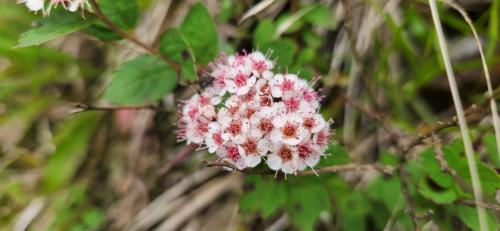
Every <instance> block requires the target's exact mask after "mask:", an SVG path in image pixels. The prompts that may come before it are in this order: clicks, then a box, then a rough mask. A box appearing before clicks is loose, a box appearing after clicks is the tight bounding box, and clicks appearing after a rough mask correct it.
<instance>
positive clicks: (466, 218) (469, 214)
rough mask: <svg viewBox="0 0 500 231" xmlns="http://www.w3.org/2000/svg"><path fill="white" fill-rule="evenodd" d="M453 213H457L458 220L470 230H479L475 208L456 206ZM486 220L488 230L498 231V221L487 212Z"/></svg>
mask: <svg viewBox="0 0 500 231" xmlns="http://www.w3.org/2000/svg"><path fill="white" fill-rule="evenodd" d="M455 211H456V212H457V214H458V217H460V220H462V222H464V223H465V224H466V225H467V226H468V227H469V228H471V229H472V230H480V229H479V219H478V217H477V212H476V208H472V207H467V206H463V205H458V206H456V208H455ZM486 220H487V221H488V230H490V231H497V230H499V228H500V227H499V225H498V219H497V218H496V217H495V215H493V214H492V213H491V212H489V211H486Z"/></svg>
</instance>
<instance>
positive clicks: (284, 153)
mask: <svg viewBox="0 0 500 231" xmlns="http://www.w3.org/2000/svg"><path fill="white" fill-rule="evenodd" d="M278 153H279V156H280V158H281V160H283V161H289V160H291V159H292V150H290V149H289V148H287V147H285V146H283V147H281V149H280V151H279V152H278Z"/></svg>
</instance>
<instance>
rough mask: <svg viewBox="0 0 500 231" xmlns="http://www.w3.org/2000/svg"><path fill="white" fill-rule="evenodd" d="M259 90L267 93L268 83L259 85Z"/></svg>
mask: <svg viewBox="0 0 500 231" xmlns="http://www.w3.org/2000/svg"><path fill="white" fill-rule="evenodd" d="M259 90H260V92H261V93H262V94H267V93H269V84H267V83H266V84H264V85H262V86H260V89H259Z"/></svg>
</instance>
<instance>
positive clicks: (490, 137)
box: [484, 133, 500, 167]
mask: <svg viewBox="0 0 500 231" xmlns="http://www.w3.org/2000/svg"><path fill="white" fill-rule="evenodd" d="M484 146H485V147H486V151H487V152H488V157H489V159H490V161H491V162H492V163H493V164H494V165H495V166H496V167H500V160H499V159H498V148H497V143H496V139H495V135H494V134H491V133H488V134H486V135H485V136H484Z"/></svg>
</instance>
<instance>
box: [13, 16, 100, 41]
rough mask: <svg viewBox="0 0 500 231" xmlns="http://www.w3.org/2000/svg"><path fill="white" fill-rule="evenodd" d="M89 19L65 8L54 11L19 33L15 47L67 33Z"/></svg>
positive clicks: (80, 27) (80, 26) (75, 29)
mask: <svg viewBox="0 0 500 231" xmlns="http://www.w3.org/2000/svg"><path fill="white" fill-rule="evenodd" d="M90 23H91V20H84V19H83V18H82V17H81V15H79V14H74V13H71V12H67V11H65V10H61V11H54V12H53V13H52V14H51V15H50V16H48V17H46V18H42V19H40V20H39V21H37V22H36V23H35V24H37V25H38V26H37V27H36V28H33V29H31V30H28V31H26V32H24V33H23V34H21V37H20V38H19V42H18V44H17V45H16V46H15V48H22V47H29V46H37V45H40V44H42V43H44V42H47V41H49V40H52V39H54V38H57V37H60V36H63V35H67V34H70V33H73V32H75V31H78V30H80V29H83V28H85V27H87V26H89V25H90Z"/></svg>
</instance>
